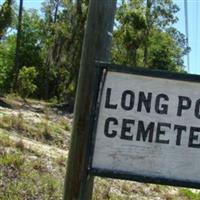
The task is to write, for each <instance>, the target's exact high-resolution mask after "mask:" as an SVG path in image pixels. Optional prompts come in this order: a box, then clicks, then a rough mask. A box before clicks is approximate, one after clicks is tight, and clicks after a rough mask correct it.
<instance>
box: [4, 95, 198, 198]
mask: <svg viewBox="0 0 200 200" xmlns="http://www.w3.org/2000/svg"><path fill="white" fill-rule="evenodd" d="M8 100H9V101H10V102H12V101H13V102H14V103H15V104H16V105H18V104H19V103H18V100H15V101H14V100H12V98H11V97H9V98H8ZM32 102H33V103H36V104H37V102H36V101H34V100H32ZM45 106H46V105H45ZM40 116H42V117H41V118H40V120H37V121H34V120H30V119H28V118H27V117H26V115H24V114H23V113H21V112H18V114H15V115H14V114H10V115H9V114H7V113H4V114H2V113H0V128H1V130H0V131H1V132H0V199H2V200H59V199H62V193H63V183H64V176H65V171H66V170H65V168H66V158H65V157H63V156H58V157H57V158H48V157H45V156H44V155H42V154H37V153H36V152H34V151H31V150H28V149H26V148H24V144H23V142H22V141H20V140H19V141H18V142H13V141H12V140H10V138H9V137H8V136H7V134H8V132H9V134H12V132H13V131H14V132H16V133H18V134H19V135H21V136H24V137H28V138H32V139H35V140H37V141H40V142H43V143H46V144H49V145H53V146H57V147H60V148H65V149H67V148H68V147H69V145H68V142H69V137H70V133H69V132H70V130H71V125H70V123H69V122H68V121H67V120H66V119H65V118H64V117H59V118H56V120H55V119H53V120H52V116H51V113H50V111H49V110H48V107H44V113H43V114H40ZM66 141H68V142H66ZM172 190H174V188H173V187H168V186H161V185H152V184H142V183H136V182H130V181H123V180H114V179H106V178H99V177H96V178H95V182H94V191H93V200H154V199H162V200H200V193H198V192H194V191H193V190H190V189H185V188H184V189H178V188H176V190H174V191H173V192H171V191H172Z"/></svg>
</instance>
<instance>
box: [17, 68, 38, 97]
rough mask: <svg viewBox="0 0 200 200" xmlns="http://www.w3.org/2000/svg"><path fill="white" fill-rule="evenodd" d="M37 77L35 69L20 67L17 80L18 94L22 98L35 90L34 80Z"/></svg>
mask: <svg viewBox="0 0 200 200" xmlns="http://www.w3.org/2000/svg"><path fill="white" fill-rule="evenodd" d="M36 76H37V72H36V69H35V67H25V66H24V67H22V69H21V70H20V71H19V74H18V78H17V88H18V93H19V95H20V96H21V97H22V98H27V97H28V96H29V95H30V94H33V93H34V92H35V90H36V89H37V86H36V85H35V84H34V79H35V78H36Z"/></svg>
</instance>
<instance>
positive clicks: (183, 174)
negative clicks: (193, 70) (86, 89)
mask: <svg viewBox="0 0 200 200" xmlns="http://www.w3.org/2000/svg"><path fill="white" fill-rule="evenodd" d="M98 71H99V77H100V78H99V80H100V81H99V82H98V88H99V90H98V99H97V102H95V104H96V105H97V107H96V111H97V114H96V118H95V127H94V131H93V132H94V135H93V145H92V146H93V147H92V153H91V154H92V156H91V157H92V158H91V164H90V173H92V174H94V175H99V176H105V177H113V178H121V179H128V180H136V181H142V182H152V183H160V184H168V185H177V186H186V187H194V188H199V186H200V77H199V76H197V75H186V74H175V73H165V72H161V71H150V70H143V69H140V68H139V69H132V68H127V67H122V66H113V65H107V64H102V66H101V67H98Z"/></svg>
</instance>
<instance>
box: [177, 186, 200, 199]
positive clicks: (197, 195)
mask: <svg viewBox="0 0 200 200" xmlns="http://www.w3.org/2000/svg"><path fill="white" fill-rule="evenodd" d="M179 194H180V196H183V198H184V200H200V192H197V193H195V192H192V191H191V190H190V189H186V188H184V189H180V191H179Z"/></svg>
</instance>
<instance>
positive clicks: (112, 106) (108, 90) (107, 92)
mask: <svg viewBox="0 0 200 200" xmlns="http://www.w3.org/2000/svg"><path fill="white" fill-rule="evenodd" d="M111 92H112V89H111V88H107V90H106V103H105V108H109V109H117V104H111V103H110V97H111Z"/></svg>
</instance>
